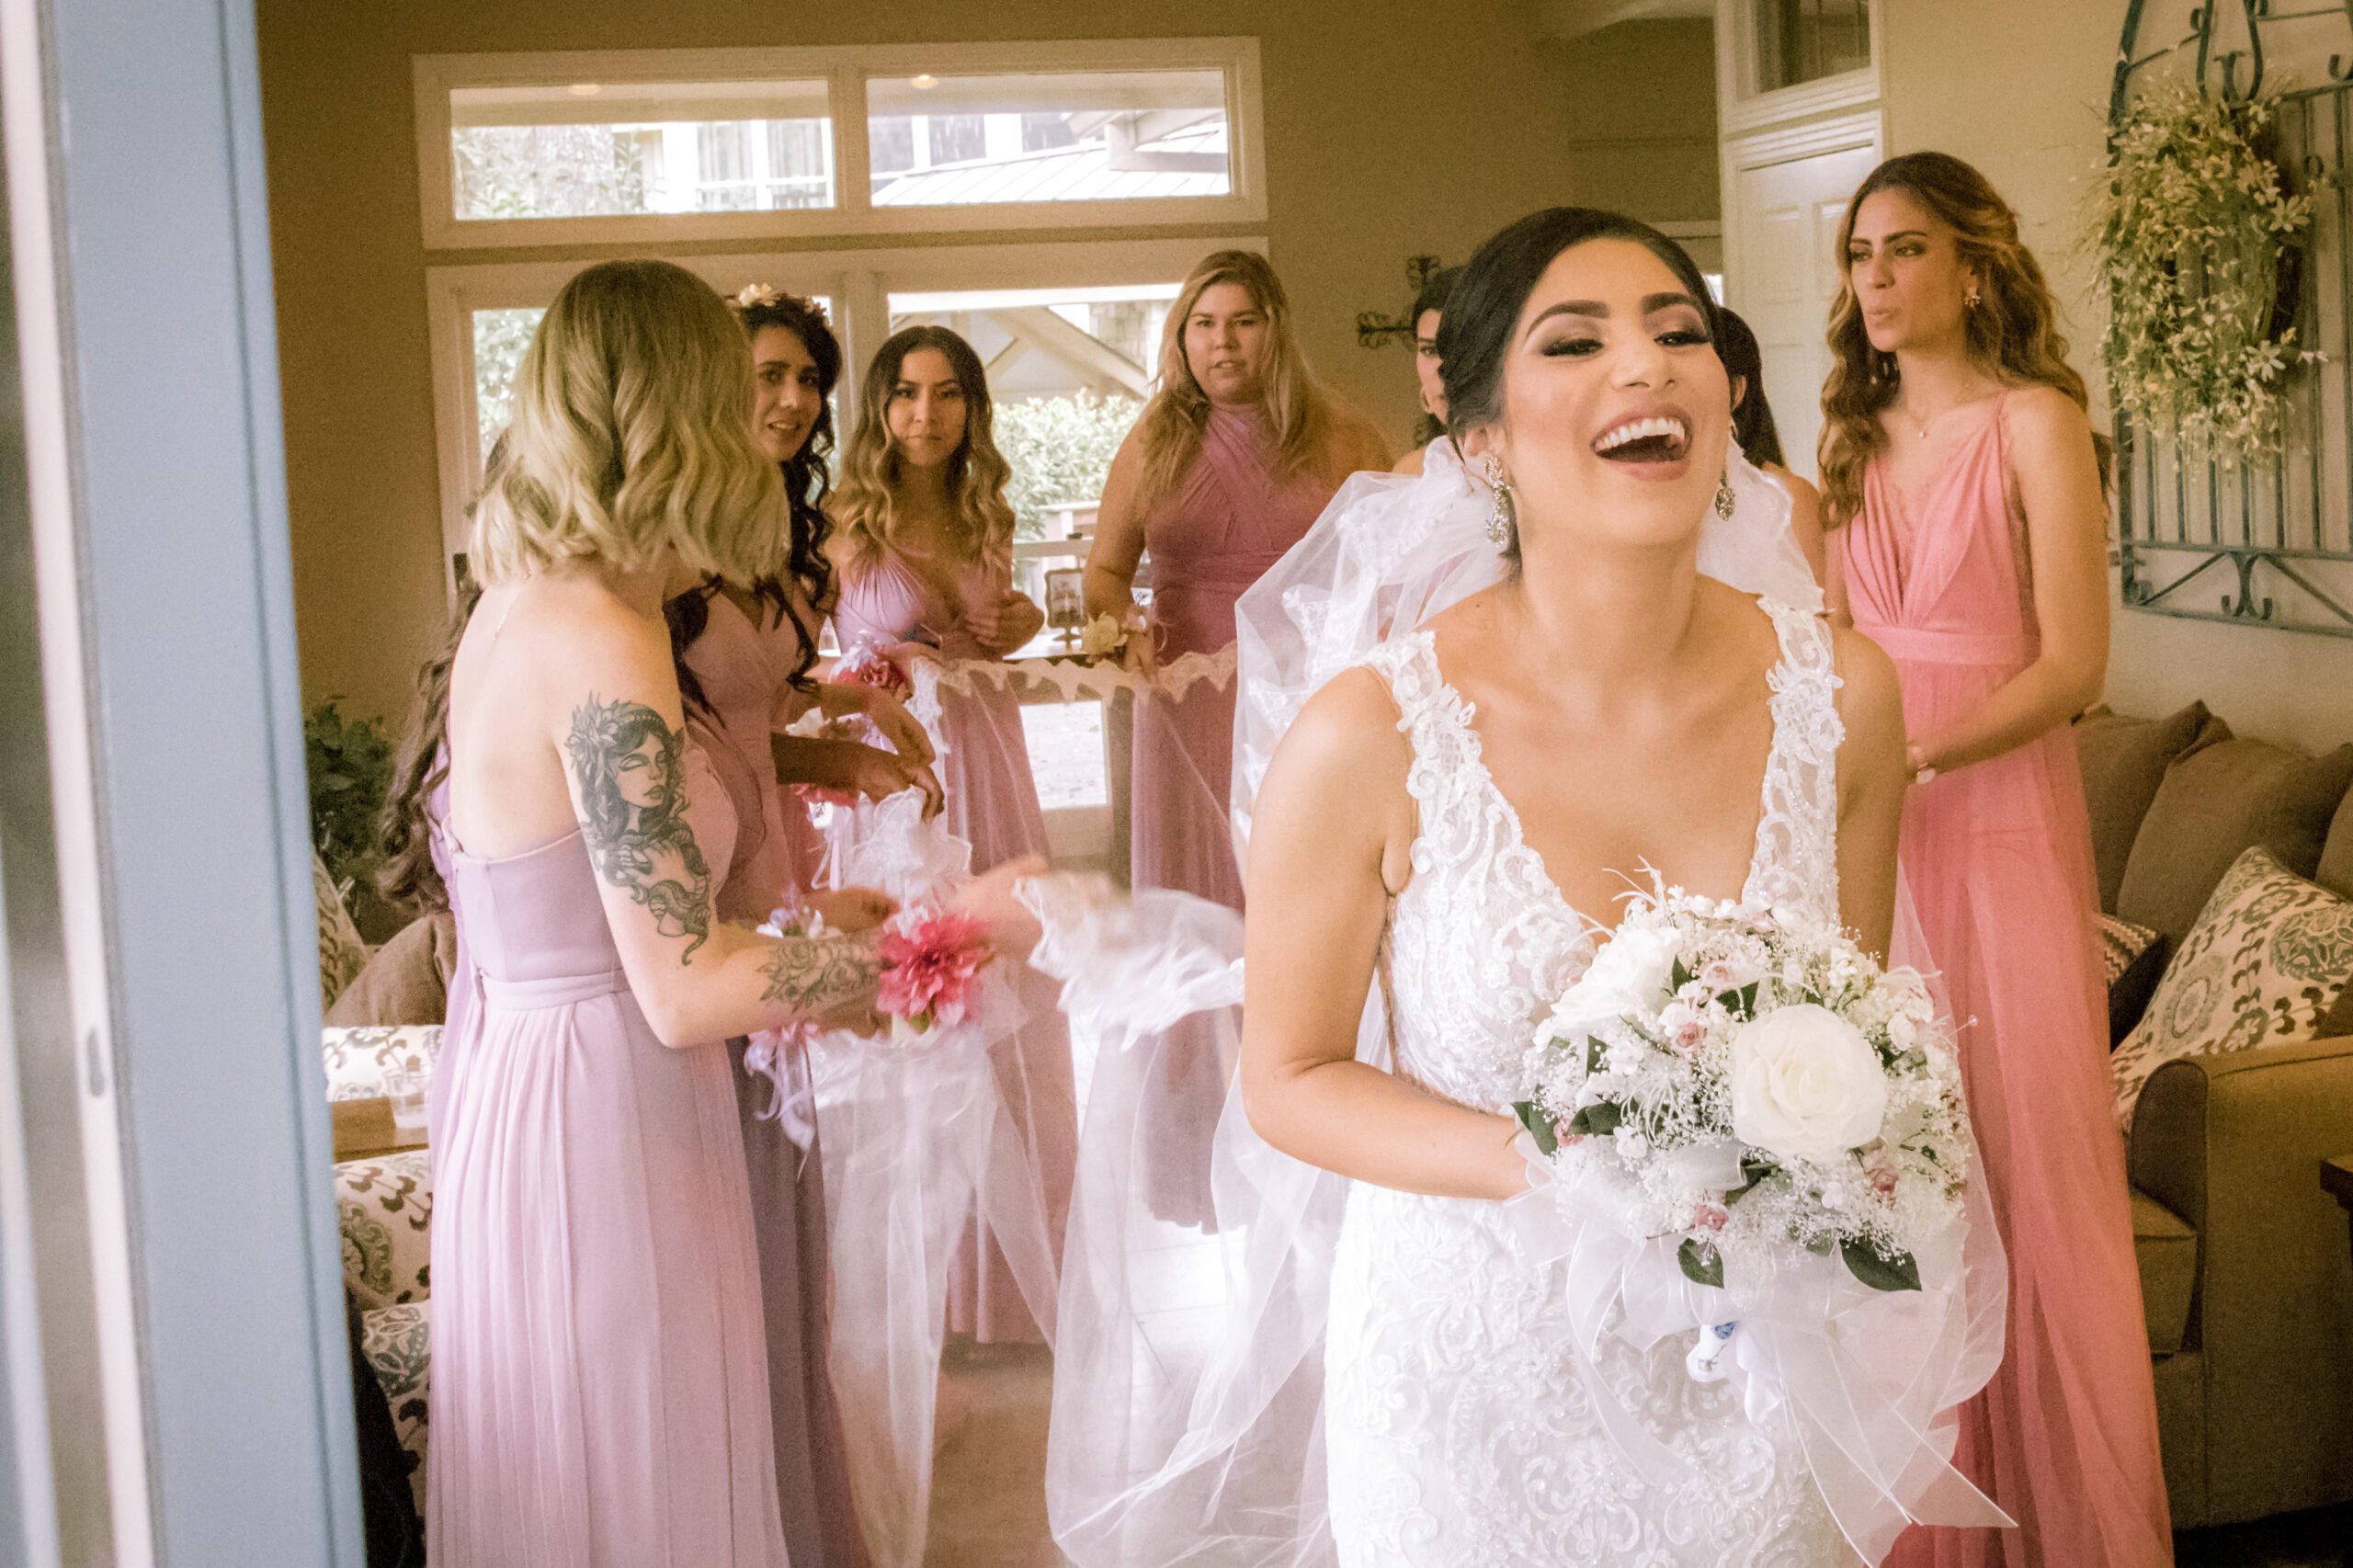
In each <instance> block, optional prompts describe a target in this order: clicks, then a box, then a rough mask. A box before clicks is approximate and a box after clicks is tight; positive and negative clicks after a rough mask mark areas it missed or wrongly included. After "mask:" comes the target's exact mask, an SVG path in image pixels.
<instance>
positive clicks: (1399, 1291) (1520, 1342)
mask: <svg viewBox="0 0 2353 1568" xmlns="http://www.w3.org/2000/svg"><path fill="white" fill-rule="evenodd" d="M1765 609H1766V612H1767V613H1768V615H1770V617H1771V618H1772V620H1773V623H1774V627H1775V629H1776V631H1778V633H1779V641H1780V648H1781V657H1780V660H1779V664H1778V665H1776V666H1775V668H1774V671H1773V674H1772V678H1771V683H1770V684H1771V687H1772V691H1773V694H1774V695H1773V698H1772V711H1773V740H1772V745H1771V749H1770V752H1769V756H1768V762H1767V764H1766V769H1765V784H1764V797H1763V801H1762V810H1761V812H1760V816H1759V822H1758V829H1757V835H1756V850H1755V855H1754V858H1753V859H1752V861H1751V864H1750V869H1749V875H1748V881H1747V884H1746V888H1745V897H1746V898H1748V899H1753V900H1761V901H1763V902H1765V903H1770V904H1778V905H1782V906H1785V907H1802V908H1804V909H1807V910H1812V911H1818V912H1822V913H1824V914H1828V915H1833V916H1835V915H1836V912H1837V903H1838V881H1837V859H1836V824H1837V797H1836V769H1835V760H1836V752H1837V748H1838V743H1839V739H1840V736H1841V734H1842V733H1843V732H1842V728H1841V725H1840V723H1839V719H1838V713H1837V708H1836V689H1837V686H1838V679H1837V676H1836V672H1835V669H1834V667H1833V662H1832V656H1831V634H1830V631H1829V629H1828V627H1827V626H1826V625H1825V624H1824V622H1823V621H1822V620H1821V619H1818V618H1817V617H1815V616H1814V615H1813V614H1811V613H1809V612H1807V611H1805V610H1801V609H1793V608H1788V607H1784V606H1777V605H1772V604H1769V603H1768V604H1767V605H1766V606H1765ZM1362 662H1363V663H1364V664H1365V665H1367V666H1369V667H1370V668H1371V669H1373V670H1375V671H1376V672H1378V673H1379V674H1380V675H1381V676H1383V677H1384V678H1385V679H1386V680H1387V681H1388V683H1389V687H1390V690H1391V692H1392V694H1393V696H1394V697H1395V699H1396V702H1397V707H1398V710H1399V712H1400V714H1401V716H1402V718H1401V727H1402V728H1404V730H1405V731H1406V732H1407V733H1408V734H1409V735H1410V737H1411V740H1412V744H1413V765H1412V768H1411V770H1410V772H1409V773H1408V774H1407V778H1406V787H1407V789H1408V790H1409V791H1410V793H1411V794H1412V796H1413V798H1414V801H1415V806H1416V808H1417V810H1418V812H1419V813H1420V828H1419V836H1418V837H1417V839H1416V841H1415V845H1414V848H1413V880H1412V881H1410V882H1409V883H1408V884H1407V886H1406V888H1405V890H1404V892H1402V893H1400V894H1399V895H1398V896H1397V899H1396V901H1395V903H1393V904H1392V908H1391V913H1390V919H1389V926H1388V929H1387V932H1386V935H1385V939H1384V941H1383V944H1382V957H1381V965H1382V971H1383V975H1384V979H1385V983H1386V989H1387V991H1388V993H1389V997H1390V1019H1391V1026H1390V1027H1391V1040H1392V1050H1393V1052H1394V1059H1393V1070H1394V1071H1395V1072H1397V1073H1398V1074H1401V1075H1403V1076H1405V1077H1408V1078H1411V1079H1414V1080H1415V1081H1416V1082H1418V1083H1420V1084H1423V1085H1427V1087H1428V1088H1429V1089H1431V1090H1432V1091H1433V1092H1435V1093H1437V1094H1439V1095H1442V1096H1446V1097H1447V1098H1449V1099H1451V1100H1456V1101H1460V1102H1461V1103H1462V1104H1465V1105H1470V1106H1475V1107H1477V1108H1481V1109H1484V1110H1494V1111H1501V1112H1504V1113H1506V1114H1509V1110H1510V1102H1511V1101H1513V1100H1514V1099H1517V1098H1519V1097H1521V1096H1522V1093H1523V1090H1524V1085H1525V1081H1526V1075H1525V1070H1524V1068H1523V1065H1522V1060H1523V1057H1524V1054H1525V1052H1526V1051H1527V1048H1528V1045H1529V1040H1530V1037H1531V1033H1532V1031H1533V1029H1534V1027H1535V1025H1536V1024H1537V1022H1538V1021H1539V1020H1540V1018H1541V1017H1542V1016H1543V1013H1544V1010H1545V1008H1546V1006H1548V1005H1549V1004H1550V1002H1551V1001H1552V999H1553V998H1555V997H1557V996H1558V995H1559V994H1561V993H1562V992H1563V990H1565V989H1566V988H1567V987H1568V985H1569V984H1570V983H1572V982H1573V981H1574V979H1575V978H1576V977H1577V975H1578V974H1579V973H1580V972H1581V971H1583V969H1584V967H1585V965H1586V962H1587V961H1588V960H1589V959H1590V958H1591V956H1592V953H1593V950H1594V945H1595V941H1596V936H1595V931H1594V927H1593V926H1592V925H1591V923H1590V922H1588V921H1587V920H1586V919H1585V918H1584V917H1583V916H1582V915H1579V914H1578V913H1577V912H1576V911H1575V910H1574V909H1572V908H1570V906H1569V905H1568V903H1567V902H1566V901H1565V900H1564V899H1563V896H1562V894H1561V892H1560V890H1559V889H1558V888H1557V887H1556V886H1555V885H1554V884H1553V882H1552V880H1551V878H1550V877H1549V876H1548V874H1547V873H1546V871H1545V869H1544V866H1543V863H1542V861H1541V860H1540V858H1539V857H1538V856H1537V854H1536V852H1535V851H1534V850H1533V849H1532V848H1530V847H1529V845H1528V844H1527V842H1526V841H1525V840H1524V838H1523V837H1522V835H1521V831H1520V824H1519V819H1518V814H1517V812H1515V811H1514V810H1513V808H1512V806H1511V803H1510V802H1509V801H1507V800H1506V799H1505V798H1504V796H1503V794H1502V793H1501V791H1500V790H1497V789H1496V787H1495V781H1494V779H1493V778H1491V777H1490V776H1489V774H1488V772H1487V769H1486V767H1485V765H1484V764H1483V762H1482V761H1481V759H1480V751H1479V739H1478V735H1477V733H1475V731H1474V730H1473V729H1472V723H1471V721H1472V710H1471V709H1470V708H1469V706H1468V705H1467V704H1466V703H1465V702H1464V701H1463V699H1461V696H1460V695H1459V694H1458V693H1456V692H1455V690H1454V689H1453V688H1452V687H1449V686H1448V685H1447V684H1446V682H1445V680H1444V678H1443V676H1441V675H1440V673H1439V670H1438V660H1437V656H1436V653H1435V652H1434V651H1433V647H1432V642H1431V637H1430V633H1429V632H1428V631H1427V630H1424V631H1417V632H1415V633H1413V634H1411V635H1408V636H1405V637H1402V638H1399V639H1397V640H1396V641H1394V642H1388V643H1385V644H1383V645H1382V646H1381V647H1380V648H1378V649H1377V650H1375V651H1374V652H1373V653H1371V654H1370V656H1369V657H1367V658H1366V659H1365V660H1363V661H1362ZM1629 869H1631V868H1629ZM1562 1272H1563V1271H1562V1266H1561V1265H1559V1264H1557V1263H1555V1264H1538V1263H1535V1262H1532V1261H1531V1260H1530V1259H1529V1256H1528V1255H1527V1254H1526V1253H1525V1252H1523V1251H1522V1250H1521V1248H1520V1247H1519V1246H1518V1244H1516V1243H1515V1240H1514V1237H1513V1235H1512V1233H1511V1231H1510V1227H1509V1224H1508V1222H1507V1219H1506V1213H1505V1210H1504V1207H1503V1206H1502V1205H1500V1204H1496V1203H1492V1202H1486V1201H1483V1200H1478V1199H1447V1198H1426V1197H1422V1196H1419V1195H1417V1194H1413V1193H1405V1192H1399V1191H1396V1190H1393V1189H1392V1188H1388V1187H1376V1186H1373V1185H1370V1184H1369V1183H1365V1182H1355V1183H1351V1184H1350V1185H1349V1187H1348V1193H1347V1208H1346V1212H1345V1217H1344V1219H1343V1221H1342V1222H1341V1227H1340V1239H1339V1245H1338V1249H1337V1252H1336V1256H1335V1259H1334V1264H1333V1275H1332V1288H1331V1315H1330V1320H1329V1330H1328V1337H1327V1339H1326V1341H1325V1346H1324V1373H1325V1379H1326V1382H1325V1400H1324V1420H1325V1442H1326V1447H1327V1451H1328V1456H1329V1476H1330V1487H1331V1491H1330V1517H1331V1530H1332V1535H1333V1538H1334V1540H1336V1544H1337V1547H1338V1555H1339V1561H1340V1563H1341V1564H1342V1568H1552V1565H1554V1564H1570V1563H1594V1564H1602V1563H1607V1564H1610V1565H1612V1568H1669V1565H1673V1568H1685V1565H1701V1564H1704V1565H1707V1568H1784V1565H1785V1568H1819V1565H1821V1564H1826V1563H1835V1562H1851V1561H1852V1560H1853V1552H1852V1550H1851V1549H1850V1548H1848V1547H1847V1545H1846V1544H1845V1542H1844V1540H1842V1538H1841V1536H1840V1533H1839V1530H1838V1528H1837V1526H1836V1524H1835V1523H1834V1522H1833V1520H1832V1518H1831V1517H1830V1514H1829V1511H1828V1509H1827V1508H1826V1507H1825V1506H1824V1503H1823V1501H1822V1499H1821V1496H1820V1494H1819V1493H1818V1492H1817V1491H1816V1489H1815V1486H1814V1483H1813V1479H1812V1477H1811V1475H1810V1473H1809V1471H1808V1469H1807V1466H1806V1463H1805V1460H1804V1456H1803V1454H1802V1452H1801V1451H1800V1449H1799V1446H1798V1440H1797V1437H1796V1434H1795V1430H1794V1428H1793V1427H1792V1426H1790V1424H1789V1423H1787V1422H1782V1421H1774V1422H1768V1423H1767V1424H1763V1425H1759V1424H1756V1423H1753V1422H1751V1421H1750V1420H1749V1419H1748V1418H1747V1416H1746V1415H1745V1414H1744V1413H1743V1411H1742V1408H1741V1402H1740V1396H1739V1395H1738V1394H1737V1393H1736V1392H1734V1391H1733V1385H1731V1384H1729V1383H1721V1382H1720V1383H1702V1382H1699V1381H1694V1380H1693V1378H1692V1377H1691V1375H1690V1374H1689V1372H1688V1371H1687V1370H1686V1369H1685V1366H1684V1354H1685V1351H1686V1350H1687V1348H1688V1343H1687V1342H1686V1340H1685V1339H1683V1338H1682V1337H1681V1336H1677V1337H1676V1338H1673V1339H1670V1340H1667V1341H1663V1342H1661V1343H1659V1344H1657V1345H1655V1346H1652V1347H1651V1348H1649V1349H1648V1350H1639V1349H1637V1348H1635V1347H1634V1346H1632V1345H1631V1344H1630V1343H1628V1342H1626V1341H1625V1340H1623V1339H1620V1337H1619V1336H1617V1335H1614V1334H1605V1335H1603V1336H1602V1338H1601V1341H1600V1343H1599V1345H1598V1346H1596V1347H1595V1349H1596V1352H1597V1354H1596V1356H1595V1358H1594V1365H1595V1370H1596V1371H1597V1374H1598V1381H1600V1382H1601V1383H1602V1384H1603V1385H1604V1386H1605V1387H1606V1389H1607V1391H1608V1393H1609V1394H1610V1395H1613V1396H1614V1397H1615V1398H1616V1399H1617V1400H1618V1401H1619V1403H1620V1404H1621V1405H1622V1406H1623V1408H1624V1409H1625V1410H1626V1411H1628V1412H1631V1414H1632V1415H1634V1416H1635V1418H1636V1419H1638V1420H1639V1421H1640V1422H1641V1423H1642V1424H1643V1426H1645V1427H1647V1428H1648V1429H1649V1430H1650V1431H1651V1432H1652V1433H1653V1434H1654V1436H1656V1437H1658V1438H1659V1439H1660V1440H1661V1441H1663V1442H1664V1443H1665V1445H1666V1446H1667V1447H1668V1448H1669V1449H1672V1450H1673V1451H1674V1452H1675V1453H1677V1455H1679V1456H1681V1457H1682V1458H1683V1459H1684V1460H1687V1461H1688V1464H1689V1471H1688V1476H1687V1478H1686V1479H1684V1480H1683V1481H1681V1482H1679V1483H1676V1484H1674V1485H1672V1486H1661V1485H1658V1484H1656V1483H1654V1482H1652V1481H1650V1480H1648V1479H1646V1478H1645V1477H1643V1475H1641V1474H1638V1473H1637V1472H1636V1471H1635V1469H1634V1467H1633V1465H1632V1463H1631V1461H1630V1460H1629V1459H1628V1458H1627V1456H1626V1454H1625V1452H1624V1450H1623V1449H1621V1448H1620V1445H1619V1444H1618V1443H1617V1442H1616V1441H1615V1440H1614V1439H1613V1438H1612V1437H1610V1435H1609V1434H1608V1431H1607V1430H1606V1429H1605V1426H1604V1425H1603V1423H1602V1420H1601V1418H1600V1416H1599V1415H1597V1412H1596V1410H1595V1409H1594V1407H1593V1401H1592V1399H1591V1397H1590V1395H1589V1393H1588V1385H1587V1384H1586V1381H1584V1380H1583V1378H1581V1376H1580V1375H1579V1373H1578V1371H1577V1370H1576V1369H1575V1367H1574V1359H1575V1355H1576V1352H1575V1351H1574V1349H1573V1347H1572V1346H1573V1341H1572V1331H1571V1328H1570V1325H1569V1320H1568V1310H1567V1306H1566V1302H1565V1294H1566V1292H1565V1290H1564V1288H1563V1278H1562Z"/></svg>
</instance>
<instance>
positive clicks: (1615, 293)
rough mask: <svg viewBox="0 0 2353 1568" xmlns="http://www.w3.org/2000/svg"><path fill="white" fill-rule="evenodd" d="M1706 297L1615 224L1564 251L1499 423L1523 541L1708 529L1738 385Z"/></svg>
mask: <svg viewBox="0 0 2353 1568" xmlns="http://www.w3.org/2000/svg"><path fill="white" fill-rule="evenodd" d="M1708 323H1709V315H1708V307H1707V302H1706V301H1704V300H1699V299H1694V298H1693V297H1692V295H1691V293H1690V292H1689V290H1688V287H1687V285H1686V284H1685V283H1684V281H1683V280H1682V279H1681V278H1678V277H1677V276H1676V273H1675V269H1674V268H1672V267H1669V266H1667V264H1666V263H1665V261H1662V260H1661V259H1660V258H1659V257H1658V256H1654V255H1653V254H1652V253H1651V251H1650V250H1649V249H1648V248H1647V247H1646V246H1644V245H1642V244H1638V243H1636V242H1635V241H1632V240H1627V239H1619V238H1615V237H1610V238H1601V239H1592V240H1587V241H1586V242H1584V243H1583V244H1575V245H1572V246H1570V247H1569V248H1568V249H1567V250H1564V251H1563V252H1562V253H1561V254H1560V255H1558V256H1554V257H1553V258H1552V264H1551V265H1550V266H1549V267H1546V268H1545V270H1544V274H1543V276H1542V277H1541V278H1539V279H1538V280H1537V284H1536V287H1535V288H1534V289H1533V290H1530V291H1529V296H1528V302H1527V303H1526V304H1525V305H1524V306H1522V307H1521V309H1520V312H1519V319H1518V322H1517V323H1515V324H1514V325H1513V328H1512V335H1511V338H1510V341H1509V342H1508V343H1507V344H1506V347H1505V351H1504V357H1503V366H1502V370H1503V374H1502V388H1501V390H1502V397H1501V400H1500V401H1501V415H1502V417H1501V419H1500V421H1499V422H1498V423H1497V424H1496V425H1495V426H1493V427H1491V428H1490V429H1489V430H1488V431H1487V432H1486V443H1485V444H1486V446H1487V449H1489V450H1491V451H1493V452H1495V454H1496V455H1497V456H1499V457H1500V458H1502V460H1503V463H1504V467H1505V469H1506V471H1507V473H1508V476H1509V482H1510V483H1511V485H1512V487H1513V490H1514V492H1515V494H1514V502H1515V507H1516V510H1517V513H1518V519H1519V529H1520V536H1521V539H1522V540H1523V541H1529V540H1537V539H1540V537H1541V536H1542V535H1543V534H1545V533H1546V532H1547V531H1549V530H1553V529H1563V530H1574V531H1575V532H1576V533H1578V534H1581V535H1584V536H1586V537H1587V538H1590V539H1591V540H1593V541H1594V542H1597V543H1598V542H1615V543H1620V544H1637V545H1639V544H1671V543H1677V542H1680V541H1682V540H1687V539H1689V538H1691V537H1693V536H1694V535H1696V534H1697V533H1698V532H1699V525H1700V523H1701V521H1702V520H1703V518H1704V517H1706V515H1707V512H1708V508H1709V506H1710V503H1711V500H1712V499H1713V497H1714V494H1715V490H1716V485H1717V483H1718V481H1719V480H1720V479H1721V478H1722V474H1723V467H1724V449H1725V444H1726V442H1727V440H1728V439H1729V433H1730V430H1731V426H1732V387H1731V382H1730V379H1729V378H1728V376H1727V375H1726V373H1725V371H1724V367H1723V361H1722V360H1721V359H1719V358H1717V357H1716V350H1715V346H1714V344H1713V343H1712V342H1711V339H1710V337H1709V326H1708Z"/></svg>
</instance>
